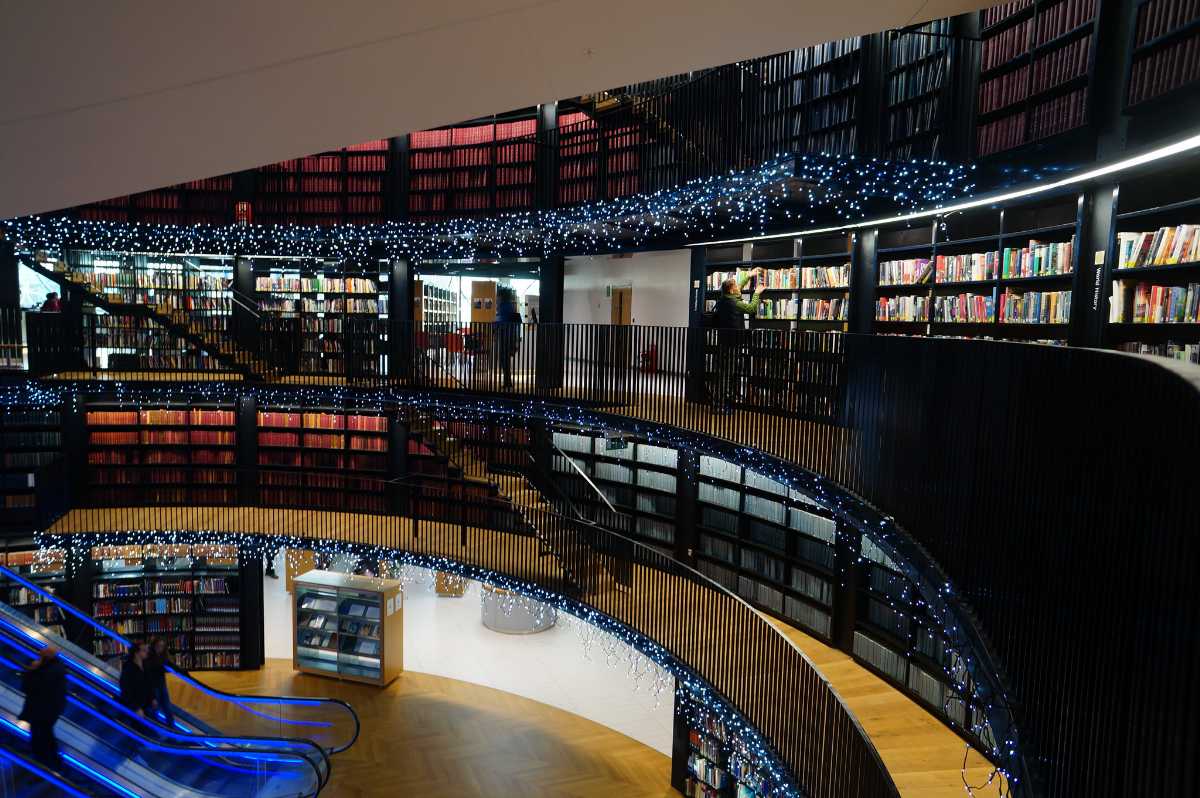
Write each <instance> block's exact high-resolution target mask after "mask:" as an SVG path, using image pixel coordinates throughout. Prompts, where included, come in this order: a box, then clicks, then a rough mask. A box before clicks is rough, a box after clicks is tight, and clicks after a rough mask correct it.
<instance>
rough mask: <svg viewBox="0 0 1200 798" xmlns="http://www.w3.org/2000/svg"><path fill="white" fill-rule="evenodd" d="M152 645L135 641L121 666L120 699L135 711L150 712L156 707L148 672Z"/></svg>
mask: <svg viewBox="0 0 1200 798" xmlns="http://www.w3.org/2000/svg"><path fill="white" fill-rule="evenodd" d="M149 656H150V647H149V646H147V645H146V644H145V643H134V644H133V645H132V646H131V647H130V649H129V655H128V656H126V657H125V663H124V664H123V665H122V666H121V695H120V698H119V699H118V700H119V701H120V702H121V703H122V704H123V705H124V706H126V707H128V708H129V709H130V710H132V711H133V712H141V713H143V714H147V715H148V714H150V712H151V711H152V710H153V709H154V704H155V702H154V694H153V692H152V691H151V686H150V676H149V674H148V673H147V672H146V660H147V658H148V657H149Z"/></svg>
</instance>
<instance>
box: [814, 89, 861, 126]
mask: <svg viewBox="0 0 1200 798" xmlns="http://www.w3.org/2000/svg"><path fill="white" fill-rule="evenodd" d="M857 106H858V98H857V97H855V96H853V95H839V96H838V97H835V98H834V99H831V100H827V101H825V102H823V103H821V104H820V105H818V106H816V107H814V108H810V109H808V110H807V111H806V112H805V115H804V116H805V122H806V124H807V125H808V129H809V130H811V131H815V130H820V129H821V128H827V127H831V126H833V125H841V124H845V123H847V122H852V121H853V120H854V118H855V116H854V115H855V109H856V108H857Z"/></svg>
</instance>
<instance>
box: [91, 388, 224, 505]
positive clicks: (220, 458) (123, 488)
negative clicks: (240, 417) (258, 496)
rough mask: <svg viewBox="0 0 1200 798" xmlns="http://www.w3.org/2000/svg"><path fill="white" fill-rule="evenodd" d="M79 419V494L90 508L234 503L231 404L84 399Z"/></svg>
mask: <svg viewBox="0 0 1200 798" xmlns="http://www.w3.org/2000/svg"><path fill="white" fill-rule="evenodd" d="M84 423H85V425H86V431H87V467H86V471H85V473H86V496H87V501H88V502H89V503H90V504H91V505H92V506H101V507H105V506H108V507H112V506H115V507H120V506H135V505H142V504H174V505H221V504H232V503H233V502H234V501H235V499H236V497H237V487H236V486H237V426H236V418H235V412H234V406H233V405H232V404H224V403H198V402H182V403H159V404H142V405H133V404H126V403H105V402H90V403H88V404H87V405H86V406H85V408H84Z"/></svg>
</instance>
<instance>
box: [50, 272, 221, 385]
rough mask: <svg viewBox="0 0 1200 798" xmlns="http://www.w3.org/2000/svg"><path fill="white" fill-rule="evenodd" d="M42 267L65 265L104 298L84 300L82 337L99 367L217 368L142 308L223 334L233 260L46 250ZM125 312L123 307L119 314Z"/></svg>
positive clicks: (219, 368)
mask: <svg viewBox="0 0 1200 798" xmlns="http://www.w3.org/2000/svg"><path fill="white" fill-rule="evenodd" d="M46 257H47V259H46V260H42V261H41V265H42V267H43V268H46V269H49V270H53V271H58V272H62V271H68V267H69V271H68V274H69V275H70V277H71V279H72V280H73V281H76V282H81V283H84V284H86V285H87V286H89V287H90V288H91V289H92V290H93V291H94V292H95V293H98V294H101V295H102V296H103V298H104V302H103V304H104V305H105V307H103V308H102V307H95V306H92V305H87V306H85V313H84V324H85V335H87V336H88V342H89V343H90V344H94V346H95V347H96V350H97V353H96V354H97V358H98V359H99V360H100V361H101V362H99V363H97V364H95V365H96V366H97V367H100V368H111V369H118V368H120V369H138V370H148V371H156V370H180V369H183V370H205V371H210V370H211V371H217V370H221V369H222V368H223V367H222V366H221V365H220V364H219V363H218V362H217V361H216V360H214V359H213V358H212V357H211V356H210V355H209V354H208V353H206V352H203V351H201V350H198V349H196V348H195V347H193V346H192V345H191V344H190V343H188V342H187V341H185V340H183V339H182V338H179V337H178V336H176V335H174V334H172V333H171V332H170V331H169V330H167V329H166V328H164V327H163V326H162V325H161V324H159V323H158V322H156V321H155V320H154V319H152V318H150V317H148V316H147V315H146V313H144V312H142V311H149V312H151V313H154V314H158V315H159V316H167V317H170V318H171V319H173V320H174V321H177V322H180V323H186V324H187V325H188V326H189V327H191V328H192V329H193V330H195V331H197V332H199V333H201V334H204V333H212V334H214V335H217V336H225V335H227V334H228V331H229V328H230V320H231V319H232V312H233V294H232V290H231V289H232V282H233V259H232V258H228V257H222V256H208V255H187V256H182V255H147V254H133V253H123V252H102V251H96V250H69V251H68V252H67V253H66V258H65V260H64V261H61V262H52V261H50V260H49V258H48V256H46ZM123 311H124V312H123Z"/></svg>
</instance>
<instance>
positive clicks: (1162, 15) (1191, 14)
mask: <svg viewBox="0 0 1200 798" xmlns="http://www.w3.org/2000/svg"><path fill="white" fill-rule="evenodd" d="M1132 35H1133V48H1132V58H1131V59H1130V65H1129V78H1128V81H1127V88H1126V96H1125V107H1126V110H1127V111H1133V112H1139V111H1141V110H1142V109H1143V108H1146V107H1148V106H1152V105H1156V104H1159V102H1158V101H1160V100H1161V101H1165V102H1169V101H1170V100H1171V98H1172V97H1174V98H1175V99H1182V98H1179V97H1178V96H1177V95H1176V92H1177V91H1178V90H1179V89H1182V88H1184V87H1185V86H1187V85H1188V84H1191V83H1194V82H1195V81H1196V80H1197V79H1198V78H1200V5H1197V4H1196V3H1194V2H1189V0H1141V1H1140V2H1138V3H1137V20H1136V22H1135V23H1134V26H1133V31H1132Z"/></svg>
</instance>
